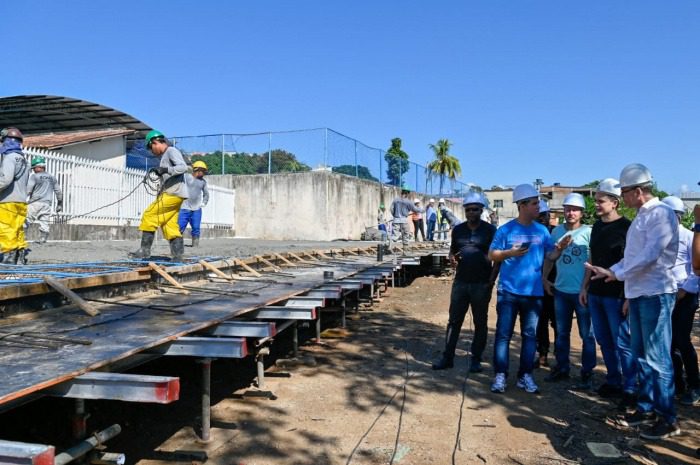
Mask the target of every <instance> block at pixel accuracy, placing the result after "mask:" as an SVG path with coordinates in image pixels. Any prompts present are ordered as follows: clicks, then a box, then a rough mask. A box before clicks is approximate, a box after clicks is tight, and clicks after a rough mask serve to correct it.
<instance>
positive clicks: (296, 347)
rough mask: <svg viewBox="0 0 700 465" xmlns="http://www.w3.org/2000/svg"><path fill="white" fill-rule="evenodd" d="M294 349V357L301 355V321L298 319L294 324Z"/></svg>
mask: <svg viewBox="0 0 700 465" xmlns="http://www.w3.org/2000/svg"><path fill="white" fill-rule="evenodd" d="M292 350H293V353H294V358H297V357H298V356H299V323H298V322H296V321H295V322H294V324H293V325H292Z"/></svg>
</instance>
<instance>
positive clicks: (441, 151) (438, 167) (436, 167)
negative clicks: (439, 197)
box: [427, 139, 462, 194]
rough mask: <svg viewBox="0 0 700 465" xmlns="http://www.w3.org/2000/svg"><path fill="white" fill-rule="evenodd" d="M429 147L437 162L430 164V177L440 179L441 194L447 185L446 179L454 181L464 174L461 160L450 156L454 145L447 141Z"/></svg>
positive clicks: (441, 140)
mask: <svg viewBox="0 0 700 465" xmlns="http://www.w3.org/2000/svg"><path fill="white" fill-rule="evenodd" d="M428 147H430V149H431V150H432V151H433V153H434V154H435V160H433V161H431V162H430V163H428V168H427V170H428V172H429V173H430V176H439V177H440V194H442V188H443V185H444V183H445V178H447V179H449V180H450V181H454V180H455V179H457V177H458V176H460V175H461V174H462V167H461V166H460V165H459V160H458V159H457V158H456V157H454V156H452V155H451V154H450V147H452V143H451V142H450V141H449V140H447V139H440V140H439V141H437V144H430V145H429V146H428Z"/></svg>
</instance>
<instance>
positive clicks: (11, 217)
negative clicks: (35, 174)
mask: <svg viewBox="0 0 700 465" xmlns="http://www.w3.org/2000/svg"><path fill="white" fill-rule="evenodd" d="M23 140H24V136H23V135H22V133H21V132H20V130H19V129H17V128H5V129H3V130H2V131H0V143H1V144H2V145H0V252H2V253H1V254H0V256H1V257H2V258H1V260H2V263H6V264H13V263H14V264H20V265H24V264H26V263H27V253H28V252H29V249H27V241H26V240H25V239H24V221H25V219H26V218H27V182H28V180H29V165H28V163H27V159H26V158H25V156H24V153H22V141H23Z"/></svg>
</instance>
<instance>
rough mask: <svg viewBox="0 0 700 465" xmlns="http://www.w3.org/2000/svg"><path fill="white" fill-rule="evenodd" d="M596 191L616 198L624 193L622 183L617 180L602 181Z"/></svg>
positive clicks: (607, 179)
mask: <svg viewBox="0 0 700 465" xmlns="http://www.w3.org/2000/svg"><path fill="white" fill-rule="evenodd" d="M595 191H596V192H600V193H601V194H609V195H614V196H615V197H619V196H621V195H622V192H620V181H618V180H617V179H615V178H606V179H603V180H602V181H600V183H599V184H598V188H597V189H596V190H595Z"/></svg>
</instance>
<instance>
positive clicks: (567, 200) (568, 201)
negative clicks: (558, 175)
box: [562, 192, 586, 209]
mask: <svg viewBox="0 0 700 465" xmlns="http://www.w3.org/2000/svg"><path fill="white" fill-rule="evenodd" d="M562 205H564V206H566V207H578V208H584V209H585V208H586V200H585V199H584V198H583V196H582V195H581V194H579V193H577V192H571V193H569V194H567V195H566V197H564V201H563V202H562Z"/></svg>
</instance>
